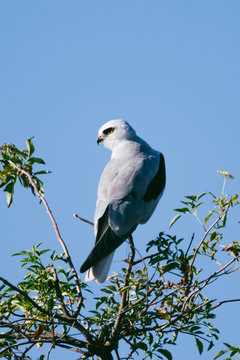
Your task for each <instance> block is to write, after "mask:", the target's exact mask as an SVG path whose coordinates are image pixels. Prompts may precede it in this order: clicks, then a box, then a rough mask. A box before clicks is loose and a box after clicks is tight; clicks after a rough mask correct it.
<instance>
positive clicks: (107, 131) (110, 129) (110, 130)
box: [103, 127, 114, 135]
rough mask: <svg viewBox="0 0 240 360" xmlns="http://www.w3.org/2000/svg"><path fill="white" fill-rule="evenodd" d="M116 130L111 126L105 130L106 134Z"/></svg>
mask: <svg viewBox="0 0 240 360" xmlns="http://www.w3.org/2000/svg"><path fill="white" fill-rule="evenodd" d="M113 132H114V128H112V127H110V128H108V129H105V130H103V133H104V135H109V134H112V133H113Z"/></svg>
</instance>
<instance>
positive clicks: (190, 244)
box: [185, 233, 195, 257]
mask: <svg viewBox="0 0 240 360" xmlns="http://www.w3.org/2000/svg"><path fill="white" fill-rule="evenodd" d="M194 236H195V234H194V233H193V234H192V237H191V240H190V243H189V245H188V248H187V251H186V253H185V257H187V254H188V252H189V250H190V248H191V246H192V243H193V240H194Z"/></svg>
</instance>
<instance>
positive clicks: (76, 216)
mask: <svg viewBox="0 0 240 360" xmlns="http://www.w3.org/2000/svg"><path fill="white" fill-rule="evenodd" d="M73 216H74V217H75V218H76V219H78V220H81V221H83V222H85V223H87V224H89V225H92V226H94V223H93V222H92V221H89V220H86V219H83V218H82V217H80V216H78V215H77V214H73Z"/></svg>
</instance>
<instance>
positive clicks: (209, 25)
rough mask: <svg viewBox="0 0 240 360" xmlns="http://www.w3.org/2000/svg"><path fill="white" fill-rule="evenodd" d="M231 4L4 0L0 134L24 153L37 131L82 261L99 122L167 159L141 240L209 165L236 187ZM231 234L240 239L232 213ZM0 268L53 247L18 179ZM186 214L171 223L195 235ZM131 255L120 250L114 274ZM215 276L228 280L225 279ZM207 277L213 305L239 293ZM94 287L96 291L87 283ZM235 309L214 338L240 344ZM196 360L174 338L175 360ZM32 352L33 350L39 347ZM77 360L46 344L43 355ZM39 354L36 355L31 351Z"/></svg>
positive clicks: (53, 192) (6, 271)
mask: <svg viewBox="0 0 240 360" xmlns="http://www.w3.org/2000/svg"><path fill="white" fill-rule="evenodd" d="M239 19H240V2H239V1H238V0H232V1H223V0H212V1H207V0H203V1H190V0H189V1H187V0H181V1H179V0H172V1H163V0H148V1H147V0H144V1H143V0H131V1H126V0H122V1H114V0H109V1H107V0H102V1H98V0H88V1H83V0H71V1H62V0H51V1H47V0H41V1H30V0H21V1H19V0H11V1H6V0H5V1H3V0H2V1H1V2H0V141H1V143H3V142H12V143H14V144H16V146H18V147H20V148H24V147H25V140H26V139H27V138H30V137H32V136H34V137H35V138H34V142H35V145H36V149H37V150H36V156H39V157H42V158H43V159H45V161H46V164H47V165H46V168H47V169H49V170H51V171H52V174H51V175H47V176H45V191H46V198H47V200H48V201H49V204H50V206H51V208H52V210H53V212H54V215H55V217H56V219H57V222H58V224H59V226H60V230H61V232H62V235H63V238H64V239H65V241H66V243H67V245H68V247H69V250H70V253H71V254H72V257H73V261H74V263H75V265H76V267H77V268H79V266H80V265H81V263H82V262H83V260H84V259H85V257H86V256H87V254H88V252H89V251H90V249H91V247H92V245H93V241H94V237H93V230H92V228H91V227H89V226H88V225H86V224H84V223H81V222H78V221H77V220H76V219H74V218H73V216H72V214H73V213H75V212H77V213H78V214H79V215H80V216H82V217H85V218H87V219H89V220H92V219H93V214H94V209H95V201H96V191H97V185H98V181H99V177H100V175H101V172H102V170H103V167H104V165H105V164H106V162H107V161H108V159H109V158H110V152H109V151H108V150H106V149H104V148H103V147H102V146H99V147H98V146H97V144H96V138H97V131H98V129H99V127H100V126H101V125H102V124H104V123H105V122H107V121H108V120H110V119H114V118H124V119H126V120H127V121H128V122H129V123H130V124H131V125H132V126H133V127H134V128H135V129H136V131H137V134H138V135H139V136H141V137H143V138H144V139H145V140H146V141H147V142H149V143H150V144H151V145H152V146H153V147H154V148H156V149H158V150H160V151H161V152H162V153H163V154H164V155H165V159H166V166H167V187H166V191H165V193H164V196H163V198H162V200H161V202H160V204H159V206H158V208H157V210H156V211H155V213H154V215H153V217H152V218H151V220H150V221H149V222H148V223H147V224H146V225H144V226H141V227H139V228H138V229H137V230H136V232H135V234H134V238H135V243H136V245H137V248H138V249H139V250H140V251H141V252H142V253H144V249H145V244H146V242H148V241H149V240H151V239H153V238H155V237H156V236H157V234H158V233H159V231H162V230H164V231H168V224H169V222H170V220H171V218H172V217H173V216H174V215H175V214H174V212H173V209H174V208H176V207H179V203H180V200H182V199H183V196H184V195H188V194H191V193H200V192H202V191H205V190H211V191H213V192H216V193H217V192H220V191H221V184H222V178H220V176H219V175H218V174H217V170H218V169H221V170H227V171H229V172H230V173H232V174H234V175H235V180H233V181H231V182H229V183H228V185H227V190H228V191H229V192H230V193H231V194H235V193H237V192H239V180H240V171H239V136H240V21H239ZM234 216H235V218H234V219H233V223H234V224H233V225H232V226H231V228H230V229H228V239H227V240H229V242H230V241H232V240H239V227H240V224H238V220H240V219H239V214H238V213H235V215H234ZM0 218H1V236H2V238H1V249H0V273H1V275H2V276H5V277H8V279H10V280H11V281H13V282H14V283H17V281H19V280H20V279H21V278H22V276H23V274H24V272H23V270H21V269H20V267H19V264H18V263H17V259H16V258H12V257H11V254H13V253H15V252H17V251H20V250H22V249H28V248H30V247H31V246H32V244H33V243H34V244H37V243H39V242H41V241H43V242H44V246H45V247H47V248H52V249H57V250H58V251H59V252H62V249H61V248H60V246H59V244H58V243H57V240H56V238H55V234H54V232H53V230H52V228H51V224H50V221H49V219H48V217H47V215H46V213H45V210H44V208H43V206H40V205H39V202H38V200H37V199H34V198H33V197H32V195H31V193H30V192H29V191H28V192H26V191H25V190H23V189H20V188H19V191H16V194H15V197H14V202H13V204H12V206H11V208H10V209H7V207H6V199H5V194H3V193H2V194H0ZM192 224H193V220H191V221H189V220H188V219H186V220H184V221H183V222H182V224H176V226H175V227H174V228H173V230H172V232H176V234H178V236H179V237H180V236H184V237H185V238H186V246H187V245H188V242H189V240H190V238H191V235H192V232H193V231H199V234H200V229H199V228H198V225H196V229H195V225H192ZM127 253H128V247H127V245H126V244H124V245H122V246H121V248H120V249H119V250H118V251H117V252H116V254H115V258H114V262H113V265H112V271H117V269H118V268H119V266H120V265H121V264H120V261H119V260H120V259H121V258H125V257H126V256H127ZM223 284H224V285H223ZM223 284H222V285H216V286H215V287H214V288H213V290H212V292H213V293H212V294H211V295H212V296H213V297H215V296H218V297H219V299H220V300H224V299H227V298H230V297H238V298H239V297H240V290H239V287H240V279H239V274H237V275H235V276H232V277H231V278H228V281H225V282H224V283H223ZM91 286H92V289H94V291H95V293H97V292H98V291H99V286H97V285H95V284H91ZM239 307H240V304H239V303H236V304H231V305H225V307H222V308H220V309H219V310H218V311H217V314H218V317H217V320H216V321H215V322H214V324H215V325H216V326H217V327H219V328H220V330H221V331H222V335H221V341H226V342H229V343H233V344H234V345H239V333H240V328H239V323H240V316H239V313H240V312H239ZM221 348H222V345H221V344H220V345H219V346H218V347H215V348H214V349H213V350H212V351H211V352H210V353H206V352H204V354H203V356H202V357H200V356H198V354H197V349H196V346H195V343H194V341H193V339H190V338H188V337H187V336H182V337H180V338H179V344H178V346H177V347H173V348H172V349H170V350H172V352H173V354H174V359H176V360H177V359H182V358H184V359H187V360H190V359H192V358H193V354H195V355H194V359H195V360H200V359H203V358H204V360H210V359H212V358H213V356H214V354H215V353H216V352H217V351H218V350H219V349H221ZM38 356H40V353H39V355H38ZM66 356H67V358H68V359H76V358H77V356H76V355H75V354H71V353H68V354H66V353H65V352H63V351H57V350H56V351H55V352H53V353H52V355H51V359H52V360H54V359H66ZM36 358H37V355H36Z"/></svg>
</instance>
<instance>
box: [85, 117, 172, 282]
mask: <svg viewBox="0 0 240 360" xmlns="http://www.w3.org/2000/svg"><path fill="white" fill-rule="evenodd" d="M97 143H98V144H100V143H103V144H104V146H105V147H106V148H107V149H110V150H111V151H112V155H111V159H110V161H109V162H108V163H107V165H106V166H105V168H104V170H103V173H102V175H101V178H100V181H99V185H98V191H97V202H96V210H95V215H94V233H95V244H94V247H93V249H92V251H91V252H90V254H89V255H88V257H87V259H86V260H85V262H84V263H83V264H82V266H81V268H80V272H81V273H84V272H86V271H87V273H86V276H85V282H87V281H91V280H95V281H96V282H97V283H103V282H104V281H105V280H106V278H107V276H108V272H109V269H110V266H111V262H112V259H113V255H114V252H115V250H116V249H117V248H118V247H119V246H120V245H121V244H122V243H123V242H124V241H125V240H126V239H127V238H128V237H129V236H131V234H132V233H133V232H134V230H135V229H136V227H137V226H138V225H139V224H145V223H146V222H147V221H148V220H149V218H150V217H151V215H152V214H153V212H154V210H155V208H156V206H157V204H158V202H159V200H160V198H161V196H162V194H163V191H164V188H165V184H166V171H165V160H164V156H163V154H162V153H161V152H159V151H157V150H154V149H153V148H151V146H150V145H148V144H147V142H145V141H144V140H143V139H142V138H140V137H139V136H137V134H136V131H135V130H134V129H133V128H132V127H131V125H130V124H129V123H128V122H127V121H125V120H122V119H115V120H110V121H108V122H107V123H105V124H104V125H103V126H101V127H100V129H99V131H98V137H97Z"/></svg>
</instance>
